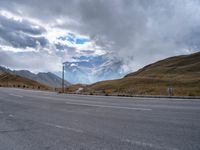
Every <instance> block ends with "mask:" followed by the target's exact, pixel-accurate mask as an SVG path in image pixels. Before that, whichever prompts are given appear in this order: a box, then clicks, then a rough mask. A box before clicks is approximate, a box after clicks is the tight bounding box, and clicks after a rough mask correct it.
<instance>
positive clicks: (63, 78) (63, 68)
mask: <svg viewBox="0 0 200 150" xmlns="http://www.w3.org/2000/svg"><path fill="white" fill-rule="evenodd" d="M64 71H65V67H64V64H63V67H62V93H64V88H65V85H64V84H65V83H64V82H65V75H64Z"/></svg>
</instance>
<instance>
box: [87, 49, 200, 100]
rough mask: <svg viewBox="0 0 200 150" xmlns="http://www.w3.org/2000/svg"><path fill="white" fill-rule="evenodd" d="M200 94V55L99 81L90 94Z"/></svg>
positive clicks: (158, 63)
mask: <svg viewBox="0 0 200 150" xmlns="http://www.w3.org/2000/svg"><path fill="white" fill-rule="evenodd" d="M169 88H171V89H172V90H173V94H174V95H187V96H188V95H189V96H192V95H198V96H199V95H200V52H198V53H194V54H190V55H182V56H175V57H171V58H167V59H164V60H161V61H158V62H155V63H153V64H150V65H147V66H145V67H144V68H142V69H140V70H138V71H136V72H133V73H130V74H128V75H126V76H125V77H124V78H122V79H118V80H109V81H102V82H97V83H95V84H92V85H89V86H88V87H87V90H88V91H90V92H91V91H93V92H94V91H95V92H96V93H107V94H111V95H167V94H169V93H168V90H169Z"/></svg>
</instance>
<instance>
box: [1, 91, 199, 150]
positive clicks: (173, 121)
mask: <svg viewBox="0 0 200 150" xmlns="http://www.w3.org/2000/svg"><path fill="white" fill-rule="evenodd" d="M0 150H200V100H198V99H196V100H191V99H190V100H187V99H184V100H182V99H173V100H172V99H167V98H120V97H108V96H107V97H101V96H81V95H58V94H56V93H53V92H52V93H51V92H41V91H32V90H22V89H9V88H0Z"/></svg>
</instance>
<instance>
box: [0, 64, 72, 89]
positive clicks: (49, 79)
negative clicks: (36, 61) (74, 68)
mask: <svg viewBox="0 0 200 150" xmlns="http://www.w3.org/2000/svg"><path fill="white" fill-rule="evenodd" d="M0 71H4V72H8V73H11V74H16V75H18V76H21V77H25V78H28V79H31V80H34V81H37V82H40V83H42V84H45V85H48V86H51V87H61V86H62V79H61V78H60V77H58V76H56V75H55V74H53V73H50V72H48V73H43V72H40V73H38V74H34V73H32V72H30V71H28V70H13V71H12V70H10V69H7V68H4V67H2V66H0ZM65 85H66V86H69V85H70V83H69V82H67V81H65Z"/></svg>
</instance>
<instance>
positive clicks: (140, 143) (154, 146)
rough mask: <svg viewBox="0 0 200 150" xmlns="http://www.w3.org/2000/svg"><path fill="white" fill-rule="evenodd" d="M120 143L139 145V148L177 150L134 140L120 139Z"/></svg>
mask: <svg viewBox="0 0 200 150" xmlns="http://www.w3.org/2000/svg"><path fill="white" fill-rule="evenodd" d="M121 141H122V142H127V143H131V144H135V145H139V146H144V147H149V148H153V149H160V150H179V149H177V148H172V147H166V146H161V145H157V144H153V143H146V142H142V141H135V140H129V139H122V140H121Z"/></svg>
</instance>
